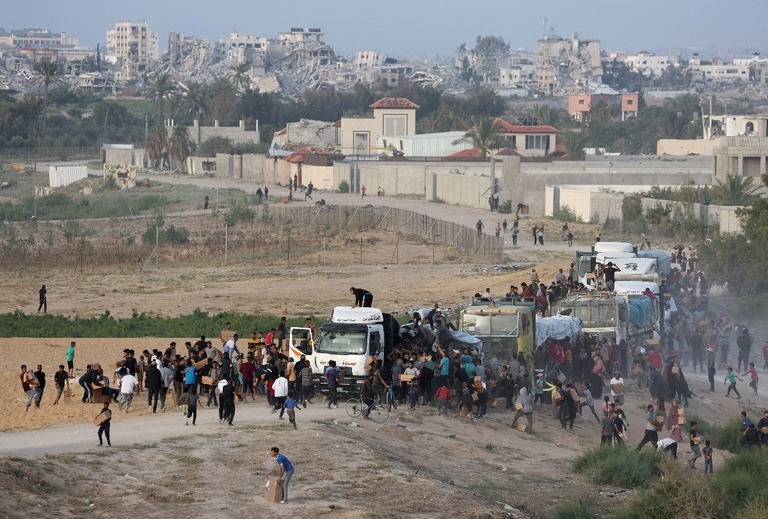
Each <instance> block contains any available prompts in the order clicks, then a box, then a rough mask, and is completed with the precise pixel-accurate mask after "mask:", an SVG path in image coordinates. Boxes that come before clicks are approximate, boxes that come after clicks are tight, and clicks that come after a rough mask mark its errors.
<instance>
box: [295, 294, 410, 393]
mask: <svg viewBox="0 0 768 519" xmlns="http://www.w3.org/2000/svg"><path fill="white" fill-rule="evenodd" d="M392 323H393V319H392V316H391V315H390V314H384V313H382V311H381V310H379V309H378V308H357V307H355V308H352V307H346V306H337V307H336V308H334V310H333V314H332V315H331V321H330V322H327V323H323V324H322V325H320V327H319V329H318V333H317V335H318V336H317V337H316V338H315V337H313V336H312V332H311V330H310V329H309V328H291V334H290V341H289V342H290V344H289V347H290V351H291V356H293V357H294V358H298V357H299V356H301V355H304V356H305V357H306V359H307V360H308V361H309V363H310V366H311V367H312V375H313V378H314V381H315V386H316V387H318V388H319V389H320V390H325V389H327V387H328V382H327V380H326V378H325V372H326V371H327V369H328V367H329V366H330V364H329V363H330V361H332V360H333V361H336V367H337V368H338V369H340V370H341V371H342V372H343V373H344V379H343V381H342V383H341V385H340V386H339V388H338V391H339V392H359V391H360V389H361V388H362V385H363V382H365V379H366V377H367V376H368V366H369V365H370V364H371V362H372V361H374V360H376V359H381V360H382V361H385V359H386V355H387V354H388V353H391V351H392V347H393V346H392V340H393V333H392ZM396 326H397V327H398V328H399V325H396Z"/></svg>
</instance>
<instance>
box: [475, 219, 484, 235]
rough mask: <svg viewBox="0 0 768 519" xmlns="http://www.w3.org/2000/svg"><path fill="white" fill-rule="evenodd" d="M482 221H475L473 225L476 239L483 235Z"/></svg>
mask: <svg viewBox="0 0 768 519" xmlns="http://www.w3.org/2000/svg"><path fill="white" fill-rule="evenodd" d="M483 227H484V225H483V221H482V220H477V223H476V224H475V229H477V237H478V238H479V237H480V236H482V234H483Z"/></svg>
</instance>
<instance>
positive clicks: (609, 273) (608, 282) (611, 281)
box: [603, 261, 621, 292]
mask: <svg viewBox="0 0 768 519" xmlns="http://www.w3.org/2000/svg"><path fill="white" fill-rule="evenodd" d="M617 272H621V269H620V268H619V267H617V266H616V265H614V264H613V262H612V261H609V262H608V263H607V264H606V265H605V268H604V269H603V276H604V280H605V289H606V290H607V291H608V292H613V288H614V285H615V283H616V273H617Z"/></svg>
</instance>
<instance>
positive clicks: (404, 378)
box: [400, 375, 414, 384]
mask: <svg viewBox="0 0 768 519" xmlns="http://www.w3.org/2000/svg"><path fill="white" fill-rule="evenodd" d="M413 377H414V375H400V382H401V383H406V384H409V383H411V381H413Z"/></svg>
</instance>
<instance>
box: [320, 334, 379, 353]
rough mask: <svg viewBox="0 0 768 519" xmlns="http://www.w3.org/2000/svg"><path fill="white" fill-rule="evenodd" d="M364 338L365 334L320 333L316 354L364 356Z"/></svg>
mask: <svg viewBox="0 0 768 519" xmlns="http://www.w3.org/2000/svg"><path fill="white" fill-rule="evenodd" d="M366 336H367V334H366V333H365V332H343V331H341V332H340V331H320V341H319V343H318V345H317V352H318V353H333V354H337V355H364V354H365V352H366V344H365V339H366Z"/></svg>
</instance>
